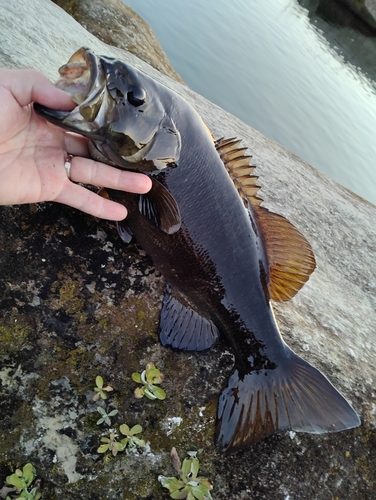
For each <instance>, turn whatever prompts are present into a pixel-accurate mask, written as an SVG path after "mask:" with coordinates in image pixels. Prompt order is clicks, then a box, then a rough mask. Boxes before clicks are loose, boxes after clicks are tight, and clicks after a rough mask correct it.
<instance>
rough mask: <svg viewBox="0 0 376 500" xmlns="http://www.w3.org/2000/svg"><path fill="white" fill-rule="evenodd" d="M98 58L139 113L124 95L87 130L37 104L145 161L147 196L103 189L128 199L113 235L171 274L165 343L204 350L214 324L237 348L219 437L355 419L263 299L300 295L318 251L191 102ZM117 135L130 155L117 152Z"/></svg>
mask: <svg viewBox="0 0 376 500" xmlns="http://www.w3.org/2000/svg"><path fill="white" fill-rule="evenodd" d="M95 62H96V64H97V65H99V64H100V63H102V67H103V68H104V71H105V74H106V78H107V83H106V85H107V89H109V88H110V90H107V91H108V92H109V93H111V86H112V88H113V87H114V85H115V84H116V82H117V80H116V78H118V76H119V75H118V74H117V75H116V71H118V70H119V68H121V71H122V75H123V76H122V78H123V80H122V85H123V87H121V92H120V94H121V95H123V96H124V95H129V90H128V94H126V93H125V91H124V88H128V89H129V88H133V89H134V88H135V89H136V92H135V95H138V96H139V100H138V101H136V103H137V106H133V107H135V108H136V111H137V112H138V114H133V115H132V114H130V113H129V112H125V113H124V114H122V109H124V106H125V105H124V104H123V103H122V102H121V101H119V102H117V103H115V104H114V105H113V106H112V109H113V110H115V111H116V112H117V113H118V115H117V117H116V115H115V114H114V111H112V116H113V117H115V118H111V120H112V121H111V120H109V122H111V123H112V125H111V127H108V126H107V124H105V125H103V124H102V123H99V122H98V124H96V123H95V120H97V118H95V119H94V120H92V122H91V123H92V124H93V125H92V128H91V129H90V127H89V126H88V123H87V122H85V124H84V126H83V125H82V124H81V123H78V124H77V121H76V122H75V123H74V124H73V125H72V123H73V121H72V119H71V117H70V116H67V115H66V114H63V115H58V114H57V113H56V112H53V111H51V110H47V109H46V108H42V107H40V106H39V107H38V109H37V111H38V112H39V113H40V114H42V115H43V116H45V117H46V118H48V119H50V120H51V121H53V122H55V123H60V124H61V125H62V126H65V127H66V128H69V129H70V130H75V131H77V132H81V133H84V135H87V136H89V137H90V138H91V139H92V143H93V146H94V156H96V155H97V157H98V158H101V159H102V160H103V157H104V158H107V160H109V162H110V163H111V164H114V165H117V166H119V167H122V168H139V169H140V170H143V171H145V170H148V171H149V172H151V176H152V179H153V188H152V190H151V192H150V193H148V194H147V195H133V194H130V193H124V192H119V191H112V192H111V193H110V195H111V198H113V199H115V200H116V201H119V202H121V203H124V204H125V205H126V207H127V209H128V216H127V218H126V219H125V220H124V221H123V222H122V223H120V224H119V225H118V228H119V234H120V235H121V236H122V238H123V239H124V240H125V241H129V240H130V239H131V237H132V236H134V238H135V239H136V241H137V242H138V243H139V244H140V245H141V246H142V247H143V249H144V250H145V251H146V253H147V254H148V255H149V256H150V257H151V259H152V260H153V262H154V264H155V266H156V267H157V268H158V269H159V270H160V271H161V272H162V274H163V275H164V276H165V278H166V281H167V283H168V286H167V287H166V292H165V297H164V300H163V305H162V311H161V317H160V327H159V330H160V331H159V334H160V340H161V342H162V344H163V345H167V346H170V347H172V348H174V349H181V350H193V351H199V350H205V349H208V348H210V347H211V346H212V345H213V343H214V342H215V341H216V339H217V338H218V335H219V334H220V335H223V336H224V337H225V338H226V339H227V341H228V342H229V344H230V345H231V346H232V348H233V350H234V353H235V367H234V371H233V373H232V375H231V376H230V378H229V381H228V386H227V388H225V389H224V391H223V392H222V394H221V396H220V399H219V405H218V415H217V426H216V443H217V446H218V448H219V449H221V450H223V451H234V450H239V449H243V448H246V447H249V446H250V445H252V444H253V443H255V442H257V441H258V440H260V439H262V438H263V437H265V436H268V435H270V434H272V433H273V432H276V431H278V430H284V429H294V430H296V431H305V432H311V433H322V432H335V431H339V430H343V429H348V428H352V427H356V426H357V425H359V423H360V422H359V418H358V416H357V415H356V413H355V412H354V410H353V409H352V408H351V406H350V405H349V404H348V403H347V401H346V400H345V399H344V398H343V397H342V396H341V395H340V394H339V392H338V391H337V390H336V389H335V388H334V387H333V386H332V385H331V384H330V382H329V381H328V380H327V379H326V378H325V377H324V376H323V375H322V374H321V373H320V372H319V371H318V370H317V369H315V368H314V367H312V366H311V365H309V364H308V363H307V362H305V361H304V360H303V359H301V358H300V357H299V356H297V355H296V354H295V353H294V352H293V351H292V350H291V349H290V348H289V347H288V346H287V345H286V344H285V343H284V342H283V340H282V338H281V335H280V333H279V330H278V327H277V325H276V322H275V318H274V315H273V311H272V308H271V305H270V299H274V300H287V299H289V298H291V297H292V296H293V295H295V293H296V292H297V291H298V290H299V289H300V288H301V287H302V286H303V284H304V282H305V281H306V280H307V279H308V278H309V275H310V273H311V272H312V271H313V269H314V267H315V262H314V257H313V253H312V251H311V249H310V246H309V244H308V242H307V241H306V240H305V238H304V237H303V236H302V235H300V233H299V232H298V231H297V230H296V229H295V228H294V227H293V226H292V225H291V224H290V223H289V222H288V221H287V220H286V219H284V218H283V217H281V216H278V215H276V214H273V213H271V212H269V211H268V210H266V209H265V208H263V207H261V205H260V203H261V200H260V199H259V198H258V197H257V184H256V180H257V178H256V177H255V176H253V175H252V169H253V167H250V166H249V163H248V159H247V157H246V156H244V150H243V149H239V148H238V142H236V141H233V140H228V141H226V140H221V141H217V143H214V142H213V140H212V138H211V136H210V134H209V132H208V130H207V128H206V126H205V125H204V123H203V122H202V120H201V118H200V117H199V115H198V114H197V113H196V111H194V109H193V108H192V107H191V106H190V105H189V104H188V103H187V102H186V101H185V100H184V99H182V98H181V97H179V96H178V95H177V94H175V93H173V92H172V91H171V90H169V89H167V88H166V87H164V86H162V85H160V84H158V83H157V82H154V81H153V80H152V79H150V78H149V77H147V76H146V75H144V74H142V73H139V72H137V71H136V70H134V69H133V68H130V69H129V70H128V68H129V66H128V65H126V64H125V63H121V62H119V61H114V60H110V59H106V58H99V59H98V58H96V59H95ZM98 67H99V66H98ZM114 74H115V77H113V79H112V80H111V76H113V75H114ZM124 75H125V76H124ZM127 75H128V76H127ZM129 75H131V77H130V76H129ZM127 78H128V79H127ZM124 79H125V82H124ZM114 82H115V83H114ZM127 86H128V87H127ZM91 87H92V85H91ZM102 87H103V85H102ZM140 89H141V90H140ZM117 95H118V96H119V94H117ZM133 97H134V96H133ZM133 97H132V99H131V100H133V102H134V98H133ZM144 97H145V102H143V103H142V102H141V101H142V100H143V98H144ZM148 99H149V100H150V101H152V108H148V107H147V100H148ZM83 104H84V105H85V101H84V103H83ZM83 104H80V106H83ZM144 104H145V106H144ZM101 105H102V107H103V106H104V104H103V102H102V104H101ZM127 105H128V104H127ZM104 111H105V110H104ZM96 112H97V116H98V115H99V113H100V111H99V112H98V111H96ZM94 114H95V110H94ZM135 116H136V118H135ZM143 119H146V122H147V125H146V126H145V127H146V128H147V127H150V124H151V123H152V124H153V126H154V125H155V131H154V132H153V133H150V131H149V132H148V134H149V136H150V137H152V139H150V141H154V143H153V144H151V142H150V143H149V145H147V146H146V147H145V146H144V143H143V142H142V141H140V140H137V130H138V128H140V129H143V131H144V132H145V127H144V128H143V125H142V123H143V121H142V120H143ZM80 120H81V118H80ZM80 120H79V121H80ZM116 120H117V121H116ZM129 121H131V123H130V124H129V123H128V122H129ZM93 122H94V123H93ZM85 127H86V128H85ZM83 128H84V130H83ZM161 129H163V130H162V132H161ZM114 130H116V133H115V135H116V137H115V139H114V140H113V138H112V136H113V135H114ZM122 131H123V132H122ZM121 133H123V134H124V138H123V139H122V138H121V137H120V134H121ZM132 134H133V135H132ZM148 134H144V137H145V136H146V135H148ZM157 134H159V142H158V144H156V142H157V140H156V139H155V137H158V135H157ZM122 140H123V142H124V144H126V145H127V154H126V155H124V154H123V155H122V157H121V158H119V151H120V152H121V151H122V150H121V143H122ZM114 142H116V147H114V146H113V144H114ZM140 144H141V146H140ZM150 144H151V145H150ZM119 145H120V146H119ZM129 145H130V146H129ZM134 145H138V146H137V147H138V150H137V148H136V147H135V146H134ZM143 148H144V149H143ZM109 151H110V152H109ZM123 151H124V149H123ZM139 151H141V153H140V152H139ZM153 151H154V152H153ZM164 151H167V153H166V154H164ZM129 153H131V154H129ZM144 153H145V154H144ZM153 154H154V156H153ZM124 157H125V160H124ZM134 159H136V160H137V161H133V160H134ZM129 163H130V164H129Z"/></svg>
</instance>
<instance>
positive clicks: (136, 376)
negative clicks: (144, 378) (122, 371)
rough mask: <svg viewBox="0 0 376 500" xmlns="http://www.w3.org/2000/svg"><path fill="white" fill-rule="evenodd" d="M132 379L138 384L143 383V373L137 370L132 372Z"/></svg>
mask: <svg viewBox="0 0 376 500" xmlns="http://www.w3.org/2000/svg"><path fill="white" fill-rule="evenodd" d="M132 379H133V380H134V382H137V384H141V383H142V382H141V375H140V374H139V373H137V372H135V373H132Z"/></svg>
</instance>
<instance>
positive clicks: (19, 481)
mask: <svg viewBox="0 0 376 500" xmlns="http://www.w3.org/2000/svg"><path fill="white" fill-rule="evenodd" d="M35 477H36V472H35V468H34V466H33V465H32V464H30V463H28V464H26V465H24V467H23V468H22V471H21V470H20V469H16V471H15V472H14V474H12V475H10V476H8V477H7V478H6V482H7V484H10V485H12V486H14V487H15V490H16V491H17V497H15V496H9V495H7V497H6V500H13V499H14V500H21V499H22V500H23V499H25V498H29V499H31V500H39V498H41V497H42V494H41V493H40V491H39V484H36V483H37V481H35ZM33 483H34V484H33ZM7 493H10V491H8V492H7Z"/></svg>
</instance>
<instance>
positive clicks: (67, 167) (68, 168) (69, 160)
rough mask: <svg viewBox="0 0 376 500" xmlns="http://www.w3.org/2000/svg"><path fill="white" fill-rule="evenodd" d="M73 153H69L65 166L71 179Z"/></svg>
mask: <svg viewBox="0 0 376 500" xmlns="http://www.w3.org/2000/svg"><path fill="white" fill-rule="evenodd" d="M72 160H73V155H68V156H67V157H66V159H65V163H64V168H65V172H66V174H67V177H68V179H69V180H70V181H71V180H72V179H71V166H72Z"/></svg>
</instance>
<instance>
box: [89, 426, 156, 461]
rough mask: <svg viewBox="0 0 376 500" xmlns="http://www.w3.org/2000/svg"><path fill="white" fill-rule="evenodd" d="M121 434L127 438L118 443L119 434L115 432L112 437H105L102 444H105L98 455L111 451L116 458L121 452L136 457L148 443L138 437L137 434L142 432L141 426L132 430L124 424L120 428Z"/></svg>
mask: <svg viewBox="0 0 376 500" xmlns="http://www.w3.org/2000/svg"><path fill="white" fill-rule="evenodd" d="M119 431H120V433H121V434H122V435H123V436H125V438H123V439H122V440H121V441H118V437H119V436H118V434H116V433H115V432H113V433H111V434H110V437H103V438H102V439H101V442H102V443H103V444H101V445H100V447H99V448H98V450H97V451H98V453H106V451H110V452H111V453H112V454H113V455H114V456H116V455H117V454H118V452H119V451H124V450H125V452H126V453H127V454H129V455H135V454H136V453H137V452H138V448H143V447H145V446H146V443H145V441H144V440H143V439H140V438H138V437H136V434H140V433H141V432H142V427H141V425H138V424H137V425H134V426H133V427H132V429H130V428H129V427H128V425H127V424H122V425H121V426H120V427H119Z"/></svg>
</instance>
